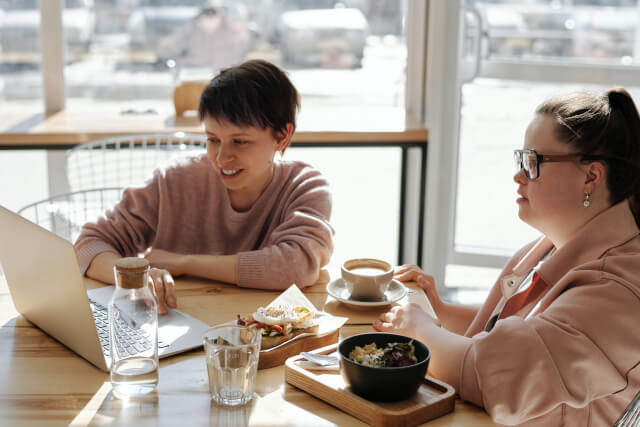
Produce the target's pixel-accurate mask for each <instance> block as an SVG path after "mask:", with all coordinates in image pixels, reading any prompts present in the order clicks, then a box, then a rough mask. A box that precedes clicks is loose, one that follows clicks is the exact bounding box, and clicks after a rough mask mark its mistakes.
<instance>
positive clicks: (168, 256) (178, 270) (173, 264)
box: [144, 249, 185, 276]
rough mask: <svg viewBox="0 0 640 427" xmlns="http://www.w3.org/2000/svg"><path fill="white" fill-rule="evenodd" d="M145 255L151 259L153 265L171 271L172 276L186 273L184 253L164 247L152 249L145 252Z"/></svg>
mask: <svg viewBox="0 0 640 427" xmlns="http://www.w3.org/2000/svg"><path fill="white" fill-rule="evenodd" d="M144 257H145V258H146V259H147V260H149V263H150V264H151V266H152V267H155V268H162V269H165V270H167V271H168V272H169V273H171V275H172V276H180V275H182V274H185V271H184V265H183V264H184V262H183V261H184V255H183V254H178V253H175V252H169V251H165V250H162V249H151V250H150V251H149V252H147V253H145V255H144Z"/></svg>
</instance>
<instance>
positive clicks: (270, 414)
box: [0, 274, 494, 427]
mask: <svg viewBox="0 0 640 427" xmlns="http://www.w3.org/2000/svg"><path fill="white" fill-rule="evenodd" d="M328 279H329V275H328V274H325V275H324V276H323V277H322V278H321V280H320V282H319V283H318V284H316V285H314V286H313V287H311V288H309V289H307V290H305V294H306V295H307V297H308V298H309V299H310V300H311V301H312V302H313V303H314V304H315V305H316V306H317V307H318V308H323V309H324V310H326V311H329V312H331V313H335V314H339V315H348V316H349V318H350V319H349V321H348V322H347V324H346V325H345V326H344V327H343V331H342V334H343V335H344V336H347V335H351V334H354V333H359V332H364V331H370V330H371V326H370V325H371V322H372V320H373V319H375V318H376V317H377V316H378V314H379V313H380V312H381V310H353V309H351V308H349V307H348V306H345V305H343V304H339V303H337V302H336V301H334V300H333V299H332V298H331V297H329V296H328V295H327V294H326V291H325V284H326V282H327V280H328ZM53 291H55V290H52V292H53ZM177 292H178V304H179V307H180V309H181V310H183V311H185V312H187V313H190V314H191V315H193V316H195V317H197V318H199V319H201V320H203V321H205V322H207V323H209V324H217V323H222V322H224V321H228V320H229V319H232V318H233V317H235V315H236V314H237V313H246V312H250V311H251V310H253V309H254V308H255V307H256V306H259V305H264V304H267V303H268V302H270V301H271V300H272V299H274V298H275V297H276V296H277V293H274V292H266V291H257V290H251V289H242V288H238V287H235V286H229V285H224V284H218V283H215V282H210V281H205V280H197V279H181V280H179V281H178V284H177ZM407 302H415V303H417V304H420V305H421V306H423V307H424V308H425V309H429V306H428V301H427V300H426V298H425V297H424V295H423V293H422V292H420V291H417V290H415V289H412V290H411V292H410V293H409V295H408V296H407V297H405V298H404V299H403V300H402V301H401V303H407ZM0 325H2V327H1V328H0V420H2V422H1V423H0V424H2V425H7V426H18V425H19V426H40V425H46V426H58V425H61V426H62V425H64V426H66V425H72V426H88V425H110V426H119V425H131V426H164V425H167V426H175V425H183V426H209V425H225V426H226V425H241V426H245V425H260V426H267V425H278V426H281V425H290V426H298V425H299V426H310V425H314V426H325V425H327V426H328V425H340V426H347V425H348V426H359V425H364V424H363V423H362V422H360V421H359V420H357V419H355V418H353V417H351V416H350V415H348V414H346V413H344V412H342V411H340V410H338V409H336V408H334V407H332V406H330V405H328V404H326V403H324V402H323V401H321V400H318V399H316V398H314V397H312V396H311V395H309V394H307V393H305V392H304V391H302V390H299V389H297V388H295V387H292V386H290V385H288V384H286V383H285V382H284V368H283V367H282V366H279V367H276V368H271V369H265V370H261V371H259V372H258V377H257V387H256V397H255V398H254V400H253V401H252V402H251V403H250V404H248V405H246V406H242V407H236V408H225V407H221V406H218V405H216V404H215V403H212V402H211V401H210V398H209V393H208V385H207V374H206V367H205V361H204V353H203V351H202V350H201V349H200V350H194V351H191V352H188V353H183V354H181V355H178V356H174V357H170V358H167V359H163V360H162V361H161V362H160V377H159V378H160V383H159V386H158V389H157V391H156V392H154V393H152V394H151V395H148V396H146V397H143V398H139V399H135V400H128V401H127V400H118V399H116V398H115V397H114V396H113V395H112V393H111V386H110V382H109V376H108V374H105V373H103V372H101V371H99V370H98V369H96V368H94V367H93V366H92V365H90V364H89V363H88V362H86V361H85V360H84V359H82V358H80V357H78V356H77V355H76V354H75V353H72V352H71V351H69V350H68V349H67V348H66V347H64V346H62V345H61V344H59V343H58V342H57V341H55V340H53V339H52V338H50V337H49V336H47V335H45V334H44V333H43V332H42V331H40V330H39V329H37V328H35V327H33V326H32V325H31V324H30V323H29V322H27V321H26V320H25V319H24V318H22V317H21V316H20V315H18V313H16V311H15V308H14V307H13V304H12V302H11V297H10V296H9V293H8V289H7V286H6V283H5V281H4V277H3V276H2V275H0ZM428 425H429V426H434V427H438V426H439V427H444V426H451V427H453V426H456V427H458V426H474V427H483V426H493V425H494V424H493V422H492V421H491V420H490V418H489V417H488V415H487V414H486V413H485V412H483V411H482V410H480V409H478V408H476V407H474V406H471V405H468V404H465V403H462V402H460V401H458V402H456V407H455V410H454V411H453V412H452V413H450V414H448V415H445V416H443V417H440V418H437V419H435V420H433V421H432V422H430V423H428Z"/></svg>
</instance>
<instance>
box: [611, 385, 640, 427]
mask: <svg viewBox="0 0 640 427" xmlns="http://www.w3.org/2000/svg"><path fill="white" fill-rule="evenodd" d="M614 427H640V392H638V394H636V397H634V398H633V400H632V401H631V403H630V404H629V406H627V409H626V410H625V411H624V412H623V414H622V416H620V419H619V420H618V421H617V422H616V423H615V424H614Z"/></svg>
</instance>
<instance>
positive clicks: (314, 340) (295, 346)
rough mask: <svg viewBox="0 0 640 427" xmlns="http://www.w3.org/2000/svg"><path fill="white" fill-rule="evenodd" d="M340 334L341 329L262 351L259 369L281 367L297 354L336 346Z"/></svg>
mask: <svg viewBox="0 0 640 427" xmlns="http://www.w3.org/2000/svg"><path fill="white" fill-rule="evenodd" d="M339 334H340V329H336V330H334V331H331V332H329V333H328V334H324V335H316V336H311V337H305V338H299V339H296V340H293V341H291V342H288V343H284V344H281V345H280V346H278V347H274V348H269V349H266V350H260V358H259V359H258V369H266V368H273V367H274V366H280V365H282V364H283V363H284V362H285V361H286V360H287V359H288V358H289V357H291V356H293V355H295V354H299V353H300V352H302V351H311V350H315V349H317V348H318V347H324V346H326V345H329V344H335V343H337V342H338V336H339Z"/></svg>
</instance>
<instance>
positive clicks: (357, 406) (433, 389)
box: [284, 344, 455, 426]
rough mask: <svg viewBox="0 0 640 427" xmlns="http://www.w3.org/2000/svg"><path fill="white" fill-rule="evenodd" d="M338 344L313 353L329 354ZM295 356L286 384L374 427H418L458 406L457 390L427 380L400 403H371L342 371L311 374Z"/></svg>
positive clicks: (289, 363)
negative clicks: (347, 381)
mask: <svg viewBox="0 0 640 427" xmlns="http://www.w3.org/2000/svg"><path fill="white" fill-rule="evenodd" d="M335 350H336V344H333V345H330V346H327V347H323V348H320V349H318V350H316V351H313V353H320V354H329V353H331V352H333V351H335ZM300 359H304V358H303V357H302V356H300V355H296V356H293V357H290V358H289V359H287V361H286V363H285V371H284V372H285V373H284V378H285V381H286V382H288V383H289V384H291V385H293V386H295V387H298V388H300V389H302V390H304V391H306V392H307V393H309V394H311V395H313V396H315V397H317V398H318V399H321V400H324V401H325V402H327V403H329V404H331V405H333V406H335V407H337V408H339V409H341V410H343V411H344V412H347V413H348V414H351V415H353V416H354V417H356V418H359V419H360V420H362V421H364V422H366V423H368V424H370V425H374V426H415V425H418V424H422V423H424V422H426V421H429V420H432V419H434V418H437V417H439V416H441V415H444V414H447V413H449V412H451V411H452V410H453V407H454V405H455V389H454V388H453V387H451V386H450V385H449V384H446V383H443V382H442V381H439V380H436V379H435V378H431V377H429V376H426V377H425V379H424V382H423V383H422V385H420V388H418V392H417V393H416V394H415V395H413V396H412V397H411V398H409V399H407V400H403V401H400V402H372V401H369V400H366V399H364V398H362V397H360V396H358V395H356V394H354V393H352V392H351V389H350V388H349V387H347V386H346V385H345V382H344V380H343V379H342V376H341V375H340V372H339V371H337V370H336V371H326V370H308V369H304V368H302V367H300V366H299V365H297V364H296V361H298V360H300Z"/></svg>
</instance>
